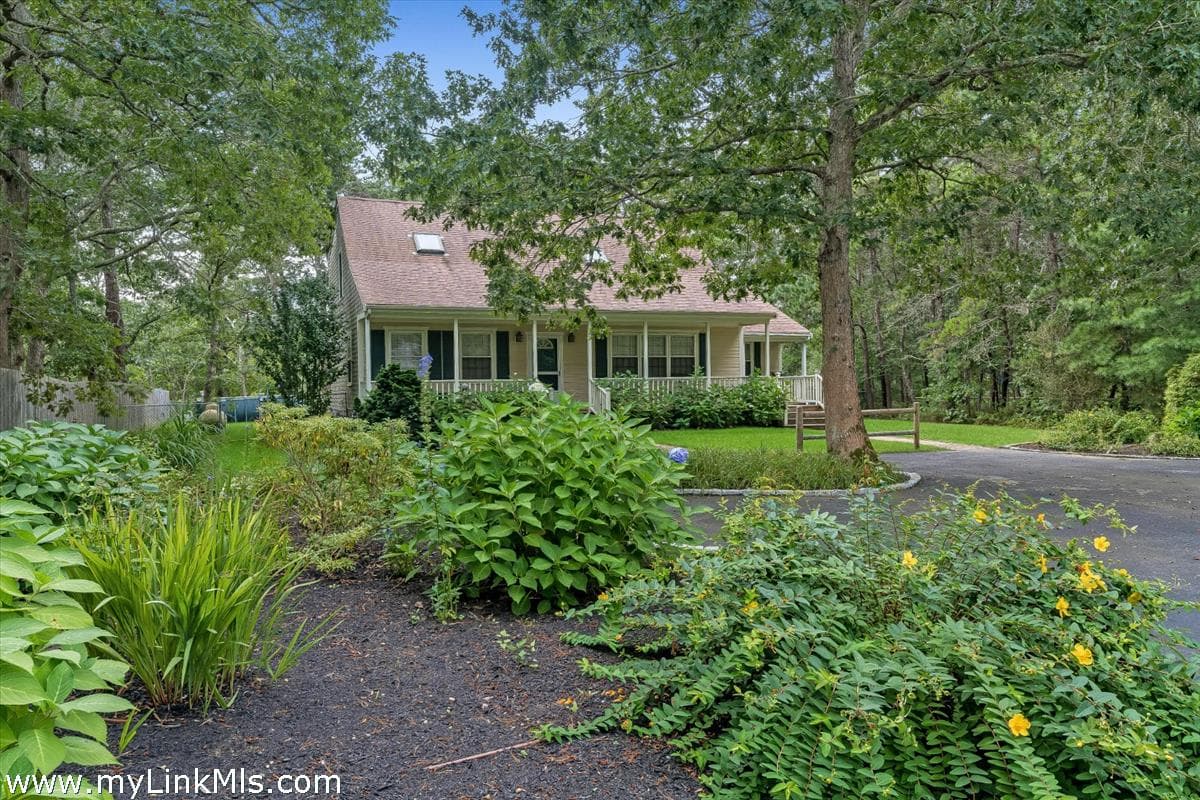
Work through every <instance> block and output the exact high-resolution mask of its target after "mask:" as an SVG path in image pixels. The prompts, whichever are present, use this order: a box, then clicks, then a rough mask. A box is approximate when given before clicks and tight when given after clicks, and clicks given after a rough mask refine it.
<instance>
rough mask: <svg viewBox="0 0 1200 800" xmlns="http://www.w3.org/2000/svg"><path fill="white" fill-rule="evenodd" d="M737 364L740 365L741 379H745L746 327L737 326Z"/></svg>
mask: <svg viewBox="0 0 1200 800" xmlns="http://www.w3.org/2000/svg"><path fill="white" fill-rule="evenodd" d="M738 363H739V364H741V365H742V377H743V378H745V377H746V375H747V373H746V326H745V325H739V326H738ZM751 366H753V365H751Z"/></svg>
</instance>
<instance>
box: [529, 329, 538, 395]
mask: <svg viewBox="0 0 1200 800" xmlns="http://www.w3.org/2000/svg"><path fill="white" fill-rule="evenodd" d="M529 377H530V378H532V379H533V380H535V381H536V380H537V379H538V370H537V320H536V319H535V320H533V334H532V335H531V336H530V337H529Z"/></svg>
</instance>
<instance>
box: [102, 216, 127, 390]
mask: <svg viewBox="0 0 1200 800" xmlns="http://www.w3.org/2000/svg"><path fill="white" fill-rule="evenodd" d="M100 214H101V220H102V221H103V224H104V227H105V228H108V229H111V228H112V227H113V216H112V203H110V202H109V199H108V197H107V195H106V196H105V197H104V199H103V200H102V201H101V203H100ZM102 249H103V251H104V260H105V261H106V262H108V263H107V266H105V267H104V318H105V319H106V320H108V324H109V325H111V326H112V327H113V330H114V332H115V334H116V337H115V338H116V343H115V344H114V345H113V360H114V361H115V362H116V364H117V373H118V374H119V375H120V376H121V380H125V349H126V343H125V319H124V317H123V316H122V314H121V281H120V278H119V277H118V275H117V266H118V265H117V263H116V262H114V261H113V258H114V257H115V256H116V253H117V248H116V246H115V245H114V244H113V243H112V242H111V241H109V240H107V239H106V240H105V242H104V245H103V248H102Z"/></svg>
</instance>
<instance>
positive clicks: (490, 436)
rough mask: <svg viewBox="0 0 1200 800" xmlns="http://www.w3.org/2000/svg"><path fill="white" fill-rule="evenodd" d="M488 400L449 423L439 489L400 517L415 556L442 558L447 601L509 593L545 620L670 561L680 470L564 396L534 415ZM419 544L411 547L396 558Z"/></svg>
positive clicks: (645, 437)
mask: <svg viewBox="0 0 1200 800" xmlns="http://www.w3.org/2000/svg"><path fill="white" fill-rule="evenodd" d="M516 410H517V409H516V407H515V406H513V405H512V404H508V403H496V404H493V403H490V402H487V401H484V403H483V406H482V408H481V409H480V410H479V411H478V412H477V413H476V414H473V415H471V416H469V417H462V418H459V419H457V420H453V421H450V422H447V423H443V425H442V433H441V437H440V441H439V444H440V448H439V450H438V451H437V453H436V454H434V455H433V456H432V458H433V463H432V470H433V478H434V479H433V480H432V481H429V482H427V483H426V485H424V486H422V487H421V489H420V491H419V492H418V495H417V498H416V500H415V502H413V503H410V504H407V505H406V506H404V507H403V508H402V512H401V516H400V519H401V522H402V523H407V524H408V527H409V529H410V530H411V531H412V533H413V535H414V536H415V537H416V542H417V544H418V546H420V547H423V548H426V549H429V550H432V551H435V552H437V553H438V554H440V555H441V557H442V559H443V569H444V570H445V573H444V575H445V577H444V578H443V580H442V581H441V583H440V585H439V589H438V591H440V592H443V594H444V595H445V596H446V597H448V598H452V597H453V591H452V590H453V588H454V587H460V588H461V589H462V590H464V591H466V592H467V593H469V594H472V595H476V594H478V593H480V592H482V591H489V590H497V591H502V592H506V593H507V594H508V597H509V598H510V599H511V601H512V606H513V610H514V611H516V612H517V613H525V612H527V611H529V610H530V609H531V608H536V609H537V610H538V612H539V613H545V612H547V611H549V610H551V609H553V608H558V607H563V606H569V605H573V604H575V603H576V602H578V601H579V600H580V598H583V597H586V596H588V595H589V594H590V593H592V592H594V591H595V590H596V589H598V588H602V587H606V586H611V585H613V584H615V583H617V582H619V581H621V580H622V579H624V578H625V577H627V576H629V575H631V574H633V573H635V572H637V571H639V570H641V569H642V568H643V567H645V566H646V564H648V563H649V562H650V560H651V559H652V558H653V557H654V556H656V555H669V554H670V553H672V552H673V551H674V548H675V547H676V546H677V545H678V544H680V543H681V542H683V541H684V540H685V539H686V538H687V537H686V534H685V531H684V529H683V528H682V527H681V525H680V523H679V520H678V519H677V518H676V517H675V516H673V515H672V513H671V512H672V510H676V511H680V512H682V511H683V504H682V503H681V502H680V500H679V498H678V496H677V495H676V494H675V489H676V487H677V486H678V485H679V483H680V481H681V480H682V478H683V472H682V470H681V469H680V468H679V467H678V465H676V464H674V463H672V462H670V461H668V460H667V458H666V456H665V455H664V454H663V453H662V451H660V450H659V449H658V447H657V446H656V445H655V444H654V441H653V440H652V439H651V438H650V435H649V429H648V428H645V427H642V426H639V425H637V424H635V423H633V422H630V421H627V420H614V419H611V418H609V417H607V416H603V415H593V414H588V413H586V409H585V408H584V407H583V406H581V405H579V404H577V403H574V402H572V401H570V400H569V399H567V398H565V397H564V398H561V399H560V400H559V401H557V402H552V401H549V400H545V401H542V402H540V403H537V404H534V405H531V406H529V407H528V408H527V409H526V410H525V411H524V412H523V413H520V414H518V413H515V412H516ZM409 546H410V543H409V542H408V541H406V540H404V539H399V538H398V539H396V540H394V541H393V543H392V548H393V551H395V550H396V549H400V550H401V551H402V550H403V549H404V548H407V547H409Z"/></svg>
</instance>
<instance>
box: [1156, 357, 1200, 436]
mask: <svg viewBox="0 0 1200 800" xmlns="http://www.w3.org/2000/svg"><path fill="white" fill-rule="evenodd" d="M1163 400H1164V408H1163V430H1164V431H1165V432H1167V433H1191V434H1192V435H1194V436H1200V353H1193V354H1192V355H1190V356H1188V357H1187V360H1185V361H1184V362H1183V363H1182V364H1180V365H1179V366H1177V367H1175V368H1173V369H1172V370H1171V371H1170V372H1168V373H1167V390H1166V392H1165V394H1164V395H1163Z"/></svg>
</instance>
